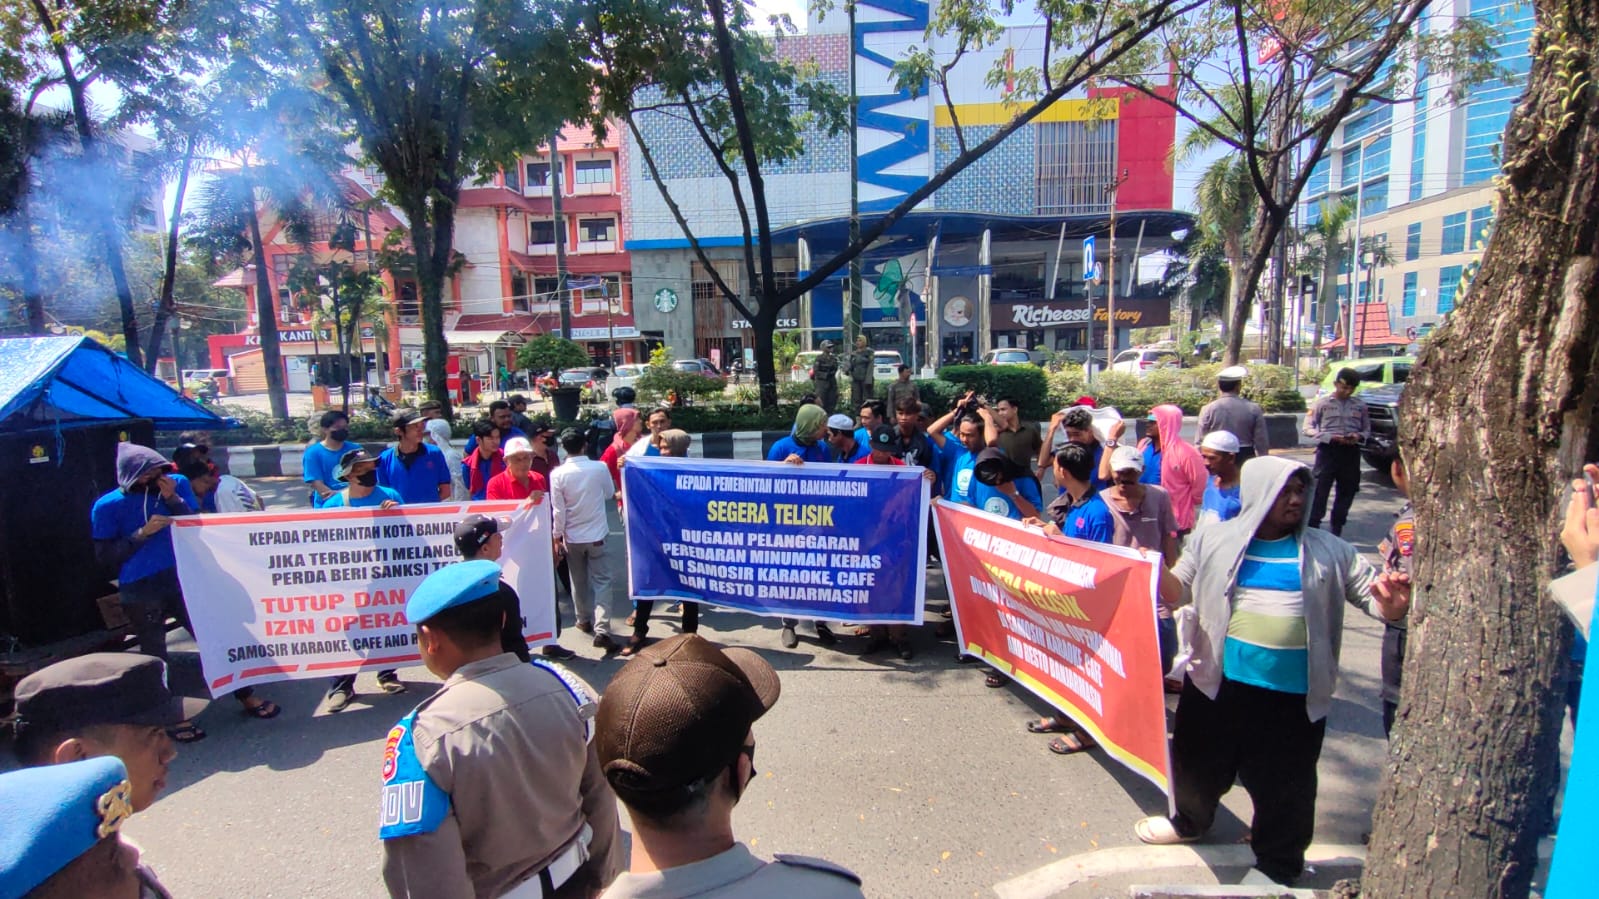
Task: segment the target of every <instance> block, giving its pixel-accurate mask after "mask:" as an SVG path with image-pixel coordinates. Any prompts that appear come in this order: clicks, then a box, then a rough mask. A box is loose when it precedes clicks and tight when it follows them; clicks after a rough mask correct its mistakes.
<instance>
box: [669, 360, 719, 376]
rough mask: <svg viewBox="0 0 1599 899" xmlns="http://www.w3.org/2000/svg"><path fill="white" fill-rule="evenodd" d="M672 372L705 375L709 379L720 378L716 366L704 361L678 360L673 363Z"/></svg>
mask: <svg viewBox="0 0 1599 899" xmlns="http://www.w3.org/2000/svg"><path fill="white" fill-rule="evenodd" d="M672 371H682V372H689V373H691V374H699V375H704V376H705V377H707V378H715V377H718V375H717V372H716V366H714V365H712V364H711V363H709V362H707V361H705V360H704V359H678V360H676V361H675V362H673V363H672Z"/></svg>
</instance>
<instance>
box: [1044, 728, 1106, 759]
mask: <svg viewBox="0 0 1599 899" xmlns="http://www.w3.org/2000/svg"><path fill="white" fill-rule="evenodd" d="M1098 745H1099V744H1098V743H1095V742H1094V738H1093V737H1088V736H1084V735H1083V734H1080V733H1077V732H1076V731H1073V732H1071V733H1068V734H1066V735H1065V736H1064V737H1056V738H1055V739H1053V740H1050V741H1049V751H1050V752H1053V753H1055V754H1056V755H1072V754H1073V753H1078V752H1087V751H1088V750H1090V749H1093V748H1094V747H1095V746H1098Z"/></svg>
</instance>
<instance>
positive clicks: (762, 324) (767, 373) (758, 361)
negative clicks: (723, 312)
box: [750, 296, 779, 411]
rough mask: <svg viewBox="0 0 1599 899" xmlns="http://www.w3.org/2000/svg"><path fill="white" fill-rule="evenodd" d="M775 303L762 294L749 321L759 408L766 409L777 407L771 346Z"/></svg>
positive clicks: (775, 317)
mask: <svg viewBox="0 0 1599 899" xmlns="http://www.w3.org/2000/svg"><path fill="white" fill-rule="evenodd" d="M776 305H777V304H776V301H775V299H774V298H772V297H769V296H763V297H762V298H761V309H760V312H759V313H758V314H756V316H755V320H754V321H752V322H750V329H751V330H752V331H754V332H755V383H756V384H757V385H759V386H760V395H761V409H762V410H766V411H770V410H772V409H776V408H777V353H776V352H775V350H774V349H773V347H772V338H773V337H774V336H775V335H776V334H777V314H778V311H779V310H778V309H776V308H775V307H776ZM768 310H770V311H768Z"/></svg>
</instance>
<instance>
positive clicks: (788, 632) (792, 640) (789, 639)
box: [778, 624, 799, 649]
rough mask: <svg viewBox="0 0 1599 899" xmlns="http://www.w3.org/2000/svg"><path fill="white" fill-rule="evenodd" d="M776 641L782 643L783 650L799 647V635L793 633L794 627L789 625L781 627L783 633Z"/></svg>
mask: <svg viewBox="0 0 1599 899" xmlns="http://www.w3.org/2000/svg"><path fill="white" fill-rule="evenodd" d="M778 639H779V640H781V641H782V643H783V648H784V649H793V648H794V647H796V646H798V645H799V635H798V634H796V633H794V626H793V625H790V624H785V625H783V633H782V634H780V635H779V636H778Z"/></svg>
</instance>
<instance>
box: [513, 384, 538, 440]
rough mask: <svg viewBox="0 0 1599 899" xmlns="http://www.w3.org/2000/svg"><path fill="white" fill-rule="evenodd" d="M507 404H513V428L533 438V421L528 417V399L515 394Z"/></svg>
mask: <svg viewBox="0 0 1599 899" xmlns="http://www.w3.org/2000/svg"><path fill="white" fill-rule="evenodd" d="M506 402H508V403H510V404H511V427H513V428H516V429H517V430H519V431H521V432H522V433H524V434H526V435H528V436H529V437H532V436H533V419H531V418H528V417H527V397H525V396H523V395H522V394H520V393H513V394H511V398H510V399H509V400H506Z"/></svg>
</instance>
